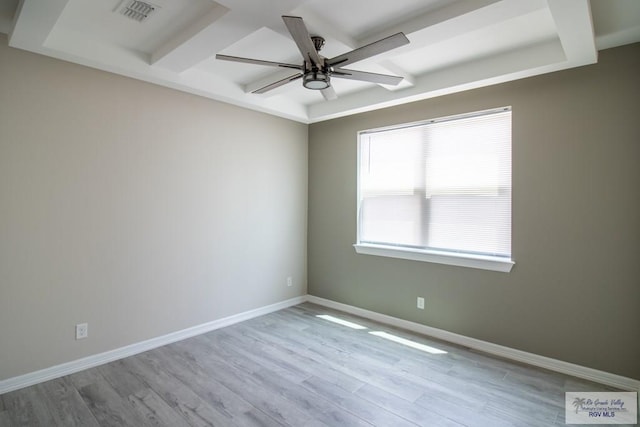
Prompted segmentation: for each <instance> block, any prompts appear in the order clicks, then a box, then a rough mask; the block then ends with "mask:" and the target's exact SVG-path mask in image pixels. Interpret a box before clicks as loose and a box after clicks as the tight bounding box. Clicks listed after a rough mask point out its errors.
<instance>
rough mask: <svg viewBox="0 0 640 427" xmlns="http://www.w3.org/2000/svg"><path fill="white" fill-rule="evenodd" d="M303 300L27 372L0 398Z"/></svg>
mask: <svg viewBox="0 0 640 427" xmlns="http://www.w3.org/2000/svg"><path fill="white" fill-rule="evenodd" d="M306 300H307V297H306V296H300V297H296V298H291V299H288V300H285V301H281V302H278V303H275V304H271V305H268V306H265V307H260V308H257V309H254V310H249V311H245V312H243V313H238V314H234V315H233V316H229V317H224V318H222V319H218V320H214V321H212V322H207V323H203V324H201V325H197V326H193V327H191V328H187V329H183V330H181V331H176V332H172V333H170V334H167V335H162V336H160V337H156V338H151V339H149V340H146V341H141V342H138V343H135V344H131V345H128V346H125V347H120V348H117V349H115V350H109V351H106V352H104V353H100V354H94V355H92V356H88V357H84V358H82V359H77V360H73V361H71V362H67V363H63V364H60V365H56V366H52V367H50V368H45V369H42V370H39V371H35V372H30V373H28V374H24V375H19V376H17V377H13V378H9V379H6V380H2V381H0V394H3V393H8V392H10V391H13V390H18V389H21V388H24V387H28V386H30V385H34V384H38V383H41V382H44V381H49V380H52V379H55V378H60V377H63V376H65V375H69V374H73V373H75V372H79V371H82V370H84V369H89V368H93V367H95V366H99V365H103V364H105V363H109V362H113V361H114V360H118V359H123V358H125V357H129V356H133V355H136V354H138V353H142V352H145V351H148V350H152V349H154V348H158V347H161V346H163V345H167V344H171V343H174V342H176V341H180V340H184V339H186V338H191V337H194V336H196V335H200V334H204V333H206V332H210V331H213V330H215V329H219V328H224V327H225V326H230V325H233V324H234V323H239V322H242V321H244V320H249V319H253V318H254V317H258V316H262V315H264V314H268V313H272V312H274V311H278V310H282V309H283V308H287V307H291V306H293V305H297V304H300V303H303V302H305V301H306Z"/></svg>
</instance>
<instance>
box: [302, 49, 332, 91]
mask: <svg viewBox="0 0 640 427" xmlns="http://www.w3.org/2000/svg"><path fill="white" fill-rule="evenodd" d="M323 41H324V40H323ZM321 59H322V62H323V63H322V66H321V67H318V66H317V65H316V64H313V63H311V62H308V61H304V75H303V76H302V85H303V86H304V87H306V88H307V89H313V90H322V89H326V88H328V87H329V86H331V78H330V74H331V68H330V67H329V65H327V60H326V58H321Z"/></svg>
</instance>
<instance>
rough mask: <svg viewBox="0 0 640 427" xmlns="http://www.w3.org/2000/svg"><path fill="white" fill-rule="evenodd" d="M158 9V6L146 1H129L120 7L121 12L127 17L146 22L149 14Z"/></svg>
mask: <svg viewBox="0 0 640 427" xmlns="http://www.w3.org/2000/svg"><path fill="white" fill-rule="evenodd" d="M157 9H158V6H156V5H153V4H151V3H147V2H144V1H138V0H133V1H127V2H126V3H125V4H124V7H123V8H122V9H120V12H121V13H122V14H123V15H124V16H126V17H127V18H131V19H133V20H134V21H138V22H144V21H146V20H147V19H148V18H149V16H150V15H151V14H152V13H153V12H154V11H155V10H157Z"/></svg>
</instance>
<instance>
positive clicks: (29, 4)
mask: <svg viewBox="0 0 640 427" xmlns="http://www.w3.org/2000/svg"><path fill="white" fill-rule="evenodd" d="M68 2H69V0H47V1H37V0H21V1H20V3H18V7H17V10H16V14H15V17H14V26H13V29H12V31H11V34H9V46H11V47H16V48H20V49H26V50H31V51H35V52H39V53H44V52H45V51H46V49H45V48H44V46H45V45H46V42H47V38H48V37H49V34H51V32H52V31H53V28H54V27H55V25H56V22H58V18H60V15H62V12H63V11H64V8H65V7H66V6H67V3H68Z"/></svg>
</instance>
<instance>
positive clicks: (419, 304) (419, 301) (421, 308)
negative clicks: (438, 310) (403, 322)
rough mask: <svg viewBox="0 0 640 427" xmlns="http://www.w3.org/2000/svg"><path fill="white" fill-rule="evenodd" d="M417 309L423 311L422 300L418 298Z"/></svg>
mask: <svg viewBox="0 0 640 427" xmlns="http://www.w3.org/2000/svg"><path fill="white" fill-rule="evenodd" d="M418 308H419V309H420V310H424V298H422V297H418Z"/></svg>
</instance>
